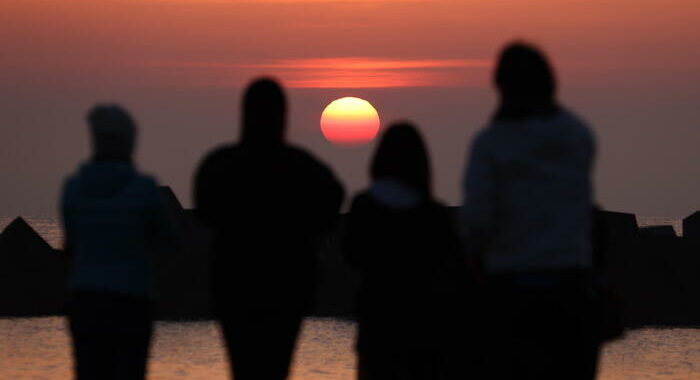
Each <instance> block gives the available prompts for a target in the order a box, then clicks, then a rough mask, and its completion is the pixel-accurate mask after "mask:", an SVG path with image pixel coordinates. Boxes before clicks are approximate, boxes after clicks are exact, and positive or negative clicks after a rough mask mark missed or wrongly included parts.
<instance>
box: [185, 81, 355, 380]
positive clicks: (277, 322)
mask: <svg viewBox="0 0 700 380" xmlns="http://www.w3.org/2000/svg"><path fill="white" fill-rule="evenodd" d="M286 106H287V104H286V100H285V96H284V94H283V91H282V88H281V87H280V85H279V84H277V83H276V82H275V81H274V80H271V79H259V80H256V81H254V82H253V83H252V84H251V85H250V86H249V87H248V89H247V90H246V92H245V95H244V98H243V115H242V130H241V139H240V142H239V143H237V144H232V145H227V146H224V147H221V148H218V149H216V150H214V151H213V152H211V153H210V154H208V155H207V156H206V158H205V159H204V161H203V162H202V164H201V165H200V167H199V169H198V170H197V173H196V177H195V180H194V203H195V207H196V209H197V214H198V215H199V217H200V218H201V220H202V221H203V222H204V224H205V225H207V226H208V227H209V228H210V229H211V230H212V232H213V234H214V241H213V251H214V252H213V254H214V258H213V294H214V299H215V304H216V312H217V315H218V318H219V321H220V323H221V327H222V330H223V334H224V337H225V340H226V345H227V348H228V354H229V358H230V361H231V366H232V373H233V375H234V377H235V378H236V380H246V379H285V378H286V377H287V375H288V372H289V364H290V360H291V358H292V352H293V350H294V344H295V341H296V337H297V334H298V332H299V327H300V324H301V321H302V318H303V316H304V315H305V314H306V313H308V312H309V309H310V307H311V305H312V298H313V294H314V287H315V279H316V271H315V268H316V262H315V248H316V243H317V239H318V237H319V235H321V234H323V233H326V232H328V231H329V230H330V229H331V228H332V226H333V224H334V222H335V221H336V219H337V217H338V211H339V208H340V205H341V203H342V200H343V195H344V191H343V187H342V185H341V184H340V183H339V182H338V180H337V179H336V177H335V175H334V174H333V172H332V171H331V169H330V168H328V167H327V166H326V165H324V164H323V163H322V162H321V161H319V160H318V159H317V158H315V157H314V156H312V155H311V154H310V153H308V152H306V151H305V150H303V149H301V148H298V147H294V146H291V145H289V144H287V142H286V141H285V137H284V135H285V129H286Z"/></svg>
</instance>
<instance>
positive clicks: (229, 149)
mask: <svg viewBox="0 0 700 380" xmlns="http://www.w3.org/2000/svg"><path fill="white" fill-rule="evenodd" d="M240 151H241V148H240V146H239V145H238V144H224V145H220V146H218V147H215V148H214V149H212V150H211V151H209V153H207V154H206V155H205V156H204V159H203V160H202V163H203V164H205V163H214V162H219V161H222V160H226V159H230V158H231V157H235V156H236V155H238V154H239V153H240Z"/></svg>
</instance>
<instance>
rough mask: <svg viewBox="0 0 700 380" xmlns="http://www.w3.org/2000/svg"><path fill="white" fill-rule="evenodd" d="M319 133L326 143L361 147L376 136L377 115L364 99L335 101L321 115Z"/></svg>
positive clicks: (377, 129)
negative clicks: (321, 133)
mask: <svg viewBox="0 0 700 380" xmlns="http://www.w3.org/2000/svg"><path fill="white" fill-rule="evenodd" d="M321 132H323V136H324V137H325V138H326V139H327V140H328V141H330V142H332V143H334V144H337V145H342V146H358V145H363V144H366V143H368V142H370V141H372V139H374V138H375V137H376V136H377V132H379V114H378V113H377V110H376V109H375V108H374V107H373V106H372V104H370V103H369V102H368V101H366V100H364V99H360V98H355V97H345V98H340V99H336V100H334V101H332V102H331V103H330V104H328V105H327V106H326V108H325V109H324V110H323V113H322V114H321Z"/></svg>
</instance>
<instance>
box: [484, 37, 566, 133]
mask: <svg viewBox="0 0 700 380" xmlns="http://www.w3.org/2000/svg"><path fill="white" fill-rule="evenodd" d="M494 79H495V84H496V88H497V89H498V92H499V94H500V105H499V108H498V110H497V111H496V115H495V118H496V119H511V120H512V119H524V118H528V117H533V116H548V115H553V114H555V113H557V112H558V111H559V106H558V105H557V102H556V99H555V97H556V87H557V84H556V79H555V77H554V72H553V70H552V67H551V65H550V64H549V62H548V60H547V57H546V55H545V54H544V53H543V52H542V51H541V50H540V49H539V48H537V47H535V46H533V45H531V44H528V43H525V42H514V43H511V44H508V45H507V46H506V47H505V48H504V49H503V51H501V54H500V57H499V59H498V66H497V67H496V76H495V78H494Z"/></svg>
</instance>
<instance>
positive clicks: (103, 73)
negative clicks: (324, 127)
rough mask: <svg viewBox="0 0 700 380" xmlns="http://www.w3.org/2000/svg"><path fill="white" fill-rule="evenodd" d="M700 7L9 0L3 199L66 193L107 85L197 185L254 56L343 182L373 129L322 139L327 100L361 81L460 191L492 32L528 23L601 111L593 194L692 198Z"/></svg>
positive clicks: (144, 151) (484, 93) (641, 206)
mask: <svg viewBox="0 0 700 380" xmlns="http://www.w3.org/2000/svg"><path fill="white" fill-rule="evenodd" d="M698 20H700V2H699V1H697V0H615V1H611V0H430V1H427V0H426V1H423V0H100V1H94V0H4V1H3V2H2V6H1V10H0V46H1V47H2V49H0V104H1V105H2V106H0V107H1V108H0V126H1V127H0V142H1V143H2V146H3V148H2V149H0V174H1V175H2V177H0V178H2V179H3V186H2V193H1V194H0V195H2V196H1V197H0V214H19V213H33V214H53V213H55V208H56V206H55V203H56V198H57V194H58V188H59V187H60V184H61V181H62V179H63V177H64V175H65V174H66V173H67V172H69V171H71V170H73V169H74V168H75V166H76V164H77V163H78V162H79V161H80V160H81V159H83V158H84V157H85V156H86V155H87V153H88V145H87V138H86V136H85V130H86V129H85V125H84V113H85V110H86V109H87V108H88V107H89V106H90V105H91V104H92V103H94V102H96V101H117V102H119V103H122V104H123V105H124V106H125V107H127V108H129V109H130V110H131V111H132V112H133V113H134V116H135V117H136V119H137V120H138V121H139V123H140V125H141V131H140V134H139V136H140V137H141V140H140V141H139V153H138V157H137V161H138V163H139V165H140V167H142V168H143V169H144V170H146V171H149V172H151V173H154V174H156V175H157V177H158V178H159V179H160V180H161V182H164V183H167V184H170V185H172V186H173V188H174V190H175V192H176V193H177V194H178V195H179V197H180V198H181V200H182V202H183V203H184V204H185V205H188V204H189V199H190V182H191V174H192V172H193V171H194V168H195V167H196V165H197V164H198V163H199V160H200V158H201V157H202V155H203V154H204V152H206V151H207V150H208V149H210V148H211V147H212V146H216V145H219V144H221V143H222V142H225V141H231V140H234V139H235V138H236V137H237V135H238V119H239V110H238V104H239V96H240V89H241V87H242V86H244V85H245V84H246V83H247V82H248V81H249V80H250V78H251V77H253V76H257V75H273V76H276V77H278V78H279V79H280V80H281V81H282V83H284V84H285V86H287V87H288V88H289V95H290V120H289V127H290V129H289V138H290V140H291V141H293V142H295V143H298V144H300V145H303V146H305V147H307V148H309V149H311V150H313V151H314V152H315V153H316V154H317V155H318V156H319V157H321V158H323V159H325V160H326V161H328V162H329V164H330V165H331V166H333V167H334V168H335V169H336V171H337V172H338V175H339V177H340V178H341V179H342V180H343V181H344V182H345V183H346V185H347V187H348V191H349V193H352V192H354V191H357V190H358V189H360V188H362V187H363V186H365V185H366V182H367V166H368V161H369V158H370V157H371V153H372V150H373V148H374V144H373V143H370V144H368V145H366V146H364V147H362V148H358V149H352V150H348V149H344V148H342V147H338V146H336V145H333V144H330V143H329V142H328V141H327V140H326V139H325V138H324V137H323V135H322V133H321V130H320V128H319V118H320V115H321V111H322V110H323V108H324V107H325V106H326V105H327V104H328V103H330V102H331V101H333V100H335V99H338V98H341V97H345V96H356V97H361V98H364V99H369V100H371V102H372V104H373V105H374V106H375V107H376V108H377V110H378V111H379V113H380V114H381V116H382V122H383V123H391V122H393V121H396V120H410V121H413V122H414V123H415V124H417V125H418V126H419V127H420V128H421V129H422V132H423V135H424V136H425V137H426V139H427V140H428V147H429V148H430V151H431V153H432V156H433V157H432V162H433V163H434V165H435V173H434V178H435V182H434V183H435V186H436V191H435V192H436V194H437V195H438V196H439V197H440V198H441V199H443V200H445V201H446V202H447V203H450V204H457V203H459V202H461V194H460V189H459V187H460V186H459V184H460V181H461V177H462V169H463V166H464V158H465V157H466V154H467V152H468V147H469V144H470V142H471V138H472V136H473V135H474V133H476V131H477V130H478V129H479V128H481V126H483V125H484V124H485V123H486V121H487V120H488V119H489V117H490V116H491V115H492V113H493V107H494V104H495V100H496V99H495V96H494V92H493V90H492V88H491V72H492V69H493V62H494V60H495V58H496V55H497V52H498V50H499V48H500V47H501V46H502V45H503V44H504V43H505V42H507V41H510V40H512V39H514V38H525V39H528V40H532V41H534V42H536V43H538V44H540V45H542V46H543V47H544V48H545V49H546V51H547V52H548V53H549V54H550V55H551V56H552V58H553V62H554V64H555V66H556V68H557V73H558V77H559V82H560V83H561V90H560V97H561V99H562V101H563V103H564V104H566V105H567V106H569V107H570V108H572V109H573V110H574V111H576V112H578V113H579V114H581V115H582V116H583V117H584V118H585V119H586V120H588V121H589V122H590V123H591V124H592V125H593V127H594V129H595V132H596V134H597V136H598V141H599V148H600V150H599V155H598V160H597V165H596V193H597V198H598V200H599V202H600V203H601V204H602V205H603V206H604V207H608V208H611V209H618V210H623V211H633V212H639V213H641V214H642V215H648V216H655V215H658V216H666V215H668V216H682V215H686V214H688V213H690V212H691V211H694V210H695V209H700V195H699V194H700V175H699V174H700V173H698V172H699V171H700V169H698V168H697V163H698V162H700V149H698V147H697V145H698V144H697V142H698V141H700V107H698V99H700V49H698V48H697V45H698V41H700V28H698V22H699V21H698ZM383 126H384V125H383ZM383 126H382V127H383Z"/></svg>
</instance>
